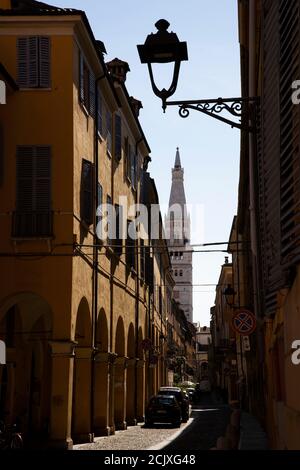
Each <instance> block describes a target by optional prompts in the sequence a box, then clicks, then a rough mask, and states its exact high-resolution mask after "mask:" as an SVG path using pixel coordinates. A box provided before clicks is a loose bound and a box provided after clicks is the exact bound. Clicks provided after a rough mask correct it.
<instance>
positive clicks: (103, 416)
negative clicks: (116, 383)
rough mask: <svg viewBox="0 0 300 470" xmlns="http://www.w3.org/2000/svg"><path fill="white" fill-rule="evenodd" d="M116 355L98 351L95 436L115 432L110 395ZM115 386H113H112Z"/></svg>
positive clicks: (95, 371) (95, 387)
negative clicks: (111, 418)
mask: <svg viewBox="0 0 300 470" xmlns="http://www.w3.org/2000/svg"><path fill="white" fill-rule="evenodd" d="M114 359H115V355H114V354H112V353H109V352H98V353H97V354H96V356H95V363H94V368H95V370H94V433H95V436H109V435H110V434H113V433H114V429H113V427H114V426H113V422H112V421H111V420H110V416H111V415H112V416H113V413H111V408H112V407H113V400H112V399H111V398H112V397H111V396H110V389H111V387H110V383H111V379H112V378H113V373H112V372H111V369H112V368H113V361H114ZM112 388H113V387H112Z"/></svg>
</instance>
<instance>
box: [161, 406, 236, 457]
mask: <svg viewBox="0 0 300 470" xmlns="http://www.w3.org/2000/svg"><path fill="white" fill-rule="evenodd" d="M229 416H230V408H229V407H228V406H227V405H218V406H214V405H200V406H199V407H197V408H195V409H193V411H192V415H191V420H192V422H191V424H190V425H189V426H188V427H187V428H186V429H185V430H184V431H183V432H182V434H180V435H179V436H178V437H177V438H176V439H174V440H173V441H172V442H171V443H170V444H169V445H167V446H166V447H164V451H166V452H170V453H172V452H177V451H181V450H182V451H183V450H209V449H211V448H212V447H215V445H216V442H217V439H218V437H220V436H222V435H224V434H225V429H226V425H227V424H228V422H229Z"/></svg>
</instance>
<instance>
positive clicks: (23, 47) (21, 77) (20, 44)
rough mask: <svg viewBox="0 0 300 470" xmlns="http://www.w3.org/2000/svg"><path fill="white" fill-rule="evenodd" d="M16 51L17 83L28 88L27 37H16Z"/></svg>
mask: <svg viewBox="0 0 300 470" xmlns="http://www.w3.org/2000/svg"><path fill="white" fill-rule="evenodd" d="M17 52H18V84H19V87H20V88H28V84H29V80H28V72H29V54H28V38H27V37H22V38H18V39H17Z"/></svg>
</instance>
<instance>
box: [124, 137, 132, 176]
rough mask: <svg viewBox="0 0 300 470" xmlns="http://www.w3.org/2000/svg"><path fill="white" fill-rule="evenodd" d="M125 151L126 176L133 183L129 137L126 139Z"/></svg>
mask: <svg viewBox="0 0 300 470" xmlns="http://www.w3.org/2000/svg"><path fill="white" fill-rule="evenodd" d="M124 150H125V158H124V165H125V168H124V170H125V176H126V178H127V179H128V181H131V161H130V158H131V145H130V143H129V139H128V137H125V141H124Z"/></svg>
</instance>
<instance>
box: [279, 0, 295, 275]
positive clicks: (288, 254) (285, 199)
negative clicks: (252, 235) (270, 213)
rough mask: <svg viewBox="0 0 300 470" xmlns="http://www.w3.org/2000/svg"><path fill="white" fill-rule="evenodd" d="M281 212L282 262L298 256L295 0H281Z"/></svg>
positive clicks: (290, 261) (292, 261)
mask: <svg viewBox="0 0 300 470" xmlns="http://www.w3.org/2000/svg"><path fill="white" fill-rule="evenodd" d="M279 15H280V196H281V201H280V215H281V255H282V264H283V265H284V266H285V267H289V266H291V265H293V264H296V263H297V262H299V260H300V149H299V145H300V111H299V106H295V105H294V104H293V102H292V100H291V86H292V83H293V81H295V80H299V76H300V40H299V34H300V18H299V15H300V12H299V1H298V0H289V1H286V0H280V9H279Z"/></svg>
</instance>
